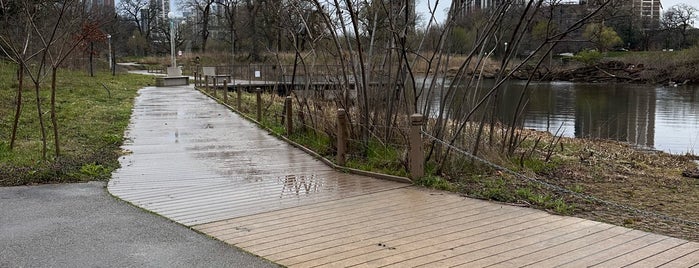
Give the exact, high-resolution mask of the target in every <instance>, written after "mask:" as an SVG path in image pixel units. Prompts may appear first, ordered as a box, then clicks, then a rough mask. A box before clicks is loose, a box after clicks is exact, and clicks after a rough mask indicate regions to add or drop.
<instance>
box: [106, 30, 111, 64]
mask: <svg viewBox="0 0 699 268" xmlns="http://www.w3.org/2000/svg"><path fill="white" fill-rule="evenodd" d="M107 44H108V46H109V71H110V72H111V71H112V35H111V34H107Z"/></svg>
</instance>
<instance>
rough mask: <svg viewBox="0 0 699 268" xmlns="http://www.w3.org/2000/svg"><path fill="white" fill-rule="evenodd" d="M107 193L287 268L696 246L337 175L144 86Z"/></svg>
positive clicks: (563, 262)
mask: <svg viewBox="0 0 699 268" xmlns="http://www.w3.org/2000/svg"><path fill="white" fill-rule="evenodd" d="M126 135H127V138H128V142H127V143H126V144H125V145H124V149H125V150H128V151H130V152H131V153H130V154H128V155H125V156H123V157H122V158H121V159H120V162H121V164H122V168H121V169H119V170H118V171H116V172H115V173H114V174H113V177H114V178H113V179H112V181H110V182H109V186H108V187H109V191H110V192H111V193H113V194H114V195H116V196H118V197H120V198H122V199H124V200H126V201H129V202H132V203H134V204H136V205H138V206H141V207H143V208H146V209H148V210H151V211H153V212H156V213H158V214H160V215H163V216H165V217H168V218H170V219H173V220H175V221H177V222H180V223H182V224H185V225H188V226H191V227H192V228H194V229H196V230H199V231H201V232H203V233H206V234H208V235H211V236H213V237H215V238H217V239H220V240H222V241H225V242H226V243H229V244H232V245H235V246H238V247H241V248H244V249H245V250H247V251H250V252H252V253H254V254H257V255H260V256H262V257H265V258H268V259H270V260H272V261H275V262H277V263H279V264H282V265H285V266H289V267H349V266H352V267H384V266H391V267H552V266H562V267H586V266H593V267H624V266H629V267H660V266H662V267H692V266H697V265H699V243H696V242H689V241H685V240H681V239H676V238H670V237H665V236H661V235H656V234H650V233H645V232H641V231H637V230H631V229H627V228H623V227H619V226H613V225H609V224H604V223H599V222H594V221H589V220H584V219H579V218H573V217H562V216H555V215H550V214H548V213H546V212H542V211H538V210H534V209H529V208H522V207H514V206H508V205H503V204H497V203H492V202H486V201H481V200H474V199H469V198H464V197H461V196H459V195H456V194H451V193H443V192H436V191H429V190H425V189H420V188H415V187H412V186H409V185H406V184H400V183H396V182H389V181H382V180H376V179H372V178H368V177H363V176H356V175H351V174H345V173H340V172H336V171H334V170H332V169H331V168H329V167H327V166H325V165H324V164H323V163H321V162H320V161H318V160H316V159H314V158H312V157H310V156H308V155H306V154H305V153H303V152H302V151H300V150H298V149H296V148H294V147H292V146H290V145H288V144H286V143H284V142H281V141H280V140H278V139H276V138H274V137H272V136H271V135H269V134H267V133H266V132H265V131H263V130H260V129H259V128H258V127H257V126H255V125H252V124H251V123H249V122H247V121H246V120H244V119H242V118H241V117H239V116H237V115H235V114H233V113H231V112H230V111H228V110H227V109H225V108H224V107H222V106H220V105H219V104H217V103H216V102H214V101H212V100H210V99H208V98H207V97H206V96H204V95H202V94H200V93H199V92H197V91H195V90H193V89H192V88H190V87H173V88H146V89H143V90H142V91H141V95H140V96H139V97H138V98H137V100H136V107H135V108H134V114H133V116H132V122H131V125H130V127H129V130H128V131H127V133H126Z"/></svg>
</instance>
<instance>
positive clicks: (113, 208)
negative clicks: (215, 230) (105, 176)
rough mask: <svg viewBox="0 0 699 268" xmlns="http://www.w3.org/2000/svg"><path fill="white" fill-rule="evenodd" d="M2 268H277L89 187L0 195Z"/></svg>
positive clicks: (0, 190)
mask: <svg viewBox="0 0 699 268" xmlns="http://www.w3.org/2000/svg"><path fill="white" fill-rule="evenodd" d="M0 267H278V266H277V265H275V264H273V263H271V262H268V261H266V260H264V259H261V258H258V257H255V256H253V255H251V254H248V253H246V252H243V251H241V250H239V249H237V248H234V247H231V246H229V245H226V244H224V243H222V242H220V241H218V240H214V239H212V238H209V237H207V236H205V235H203V234H200V233H197V232H195V231H193V230H191V229H189V228H187V227H184V226H182V225H179V224H177V223H174V222H172V221H170V220H168V219H165V218H163V217H160V216H158V215H155V214H152V213H149V212H146V211H144V210H141V209H139V208H136V207H134V206H132V205H130V204H127V203H125V202H123V201H120V200H117V199H116V198H114V197H112V196H110V195H109V194H108V193H107V191H106V190H105V183H103V182H89V183H77V184H56V185H39V186H19V187H0Z"/></svg>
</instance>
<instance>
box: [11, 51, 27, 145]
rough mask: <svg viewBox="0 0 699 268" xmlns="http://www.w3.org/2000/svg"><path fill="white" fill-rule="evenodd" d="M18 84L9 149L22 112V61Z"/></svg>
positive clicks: (15, 135) (19, 67) (14, 138)
mask: <svg viewBox="0 0 699 268" xmlns="http://www.w3.org/2000/svg"><path fill="white" fill-rule="evenodd" d="M17 71H18V72H17V77H18V80H19V81H18V84H19V85H18V86H17V109H16V110H15V120H14V122H13V123H12V137H11V138H10V150H12V149H14V147H15V140H16V139H17V128H18V127H19V117H20V116H21V114H22V90H23V89H24V62H23V61H20V62H19V66H18V70H17Z"/></svg>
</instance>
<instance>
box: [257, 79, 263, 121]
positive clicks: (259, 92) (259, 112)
mask: <svg viewBox="0 0 699 268" xmlns="http://www.w3.org/2000/svg"><path fill="white" fill-rule="evenodd" d="M255 94H256V97H257V122H260V123H262V89H260V88H259V87H258V88H257V89H255Z"/></svg>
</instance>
